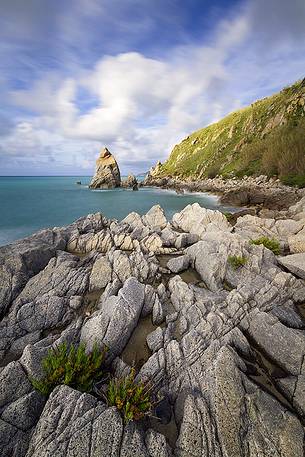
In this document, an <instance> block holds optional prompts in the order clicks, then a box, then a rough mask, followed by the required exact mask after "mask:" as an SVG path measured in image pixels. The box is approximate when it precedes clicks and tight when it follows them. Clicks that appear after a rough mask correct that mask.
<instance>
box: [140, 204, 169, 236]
mask: <svg viewBox="0 0 305 457" xmlns="http://www.w3.org/2000/svg"><path fill="white" fill-rule="evenodd" d="M142 221H143V223H144V224H145V225H148V226H149V227H150V228H151V229H152V230H153V231H159V230H162V229H164V228H165V227H166V225H167V220H166V217H165V214H164V211H163V209H162V208H161V206H160V205H155V206H153V207H152V208H151V209H150V210H149V211H148V212H147V213H146V214H145V215H144V216H143V217H142Z"/></svg>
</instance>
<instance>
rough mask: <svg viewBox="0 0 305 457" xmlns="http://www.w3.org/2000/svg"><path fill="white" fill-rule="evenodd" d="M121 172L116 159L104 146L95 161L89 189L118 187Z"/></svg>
mask: <svg viewBox="0 0 305 457" xmlns="http://www.w3.org/2000/svg"><path fill="white" fill-rule="evenodd" d="M120 185H121V174H120V169H119V166H118V164H117V161H116V160H115V158H114V157H113V155H112V154H111V152H110V151H109V150H108V149H107V148H106V147H105V148H103V149H102V150H101V152H100V155H99V158H98V159H97V161H96V169H95V174H94V176H93V178H92V180H91V183H90V185H89V187H90V188H91V189H113V188H114V187H120Z"/></svg>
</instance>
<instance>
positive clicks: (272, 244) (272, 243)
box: [250, 236, 281, 255]
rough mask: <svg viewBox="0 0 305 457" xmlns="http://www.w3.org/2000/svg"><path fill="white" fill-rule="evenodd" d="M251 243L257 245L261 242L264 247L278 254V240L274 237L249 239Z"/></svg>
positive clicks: (279, 250)
mask: <svg viewBox="0 0 305 457" xmlns="http://www.w3.org/2000/svg"><path fill="white" fill-rule="evenodd" d="M250 243H251V244H255V245H259V244H262V245H263V246H265V248H267V249H270V251H272V252H273V254H275V255H280V253H281V247H280V243H279V241H278V240H276V239H275V238H272V239H271V238H267V237H266V236H262V237H261V238H257V239H256V240H251V241H250Z"/></svg>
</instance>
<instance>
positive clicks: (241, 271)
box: [0, 180, 305, 457]
mask: <svg viewBox="0 0 305 457" xmlns="http://www.w3.org/2000/svg"><path fill="white" fill-rule="evenodd" d="M216 183H219V184H216ZM145 184H147V182H146V183H145ZM171 184H172V183H169V182H167V183H166V184H164V185H166V186H169V185H171ZM180 184H181V186H182V183H180ZM180 184H179V185H178V188H179V186H180ZM275 184H276V183H275ZM159 185H160V183H159ZM175 185H176V186H177V182H176V184H175ZM184 185H185V184H183V186H184ZM189 185H191V184H189ZM205 185H207V184H205ZM213 185H214V186H216V185H217V186H219V189H220V188H221V183H220V181H215V180H214V184H213ZM227 185H228V183H227ZM267 185H269V184H266V183H265V184H264V186H267ZM257 186H258V187H262V186H261V184H260V183H258V182H257ZM183 188H184V187H183ZM274 189H276V192H284V191H285V189H283V188H282V187H281V186H280V185H278V184H276V185H274ZM278 189H279V190H278ZM188 190H189V189H188ZM194 190H195V189H194ZM205 190H208V189H207V188H205ZM210 191H213V192H215V187H214V188H213V189H210ZM219 192H222V191H221V190H219ZM279 195H280V194H279ZM300 195H301V192H298V191H296V192H295V193H293V192H292V191H291V194H290V193H289V196H288V199H290V198H291V199H292V200H293V203H295V201H296V200H297V199H298V197H300ZM287 201H288V200H287V199H286V203H287ZM277 209H279V210H280V212H277V217H276V218H270V217H268V218H266V217H265V218H263V217H257V216H254V215H245V216H241V217H239V218H238V219H237V221H236V222H235V221H234V223H233V222H231V223H230V222H229V221H228V219H227V217H226V216H225V215H224V214H222V213H220V212H219V211H212V210H207V209H204V208H201V207H200V206H199V205H198V204H197V203H195V204H193V205H189V206H187V207H186V208H185V209H184V210H182V211H181V212H180V213H177V214H175V215H174V216H173V219H172V220H171V221H167V219H166V217H165V215H164V212H163V210H162V208H160V207H159V206H155V207H153V208H152V209H151V210H150V211H149V212H148V213H147V214H145V215H144V216H140V215H139V214H137V213H131V214H129V215H128V216H127V217H126V218H125V219H124V220H122V221H121V222H118V221H116V220H108V219H106V218H105V217H104V216H103V215H102V214H100V213H97V214H94V215H89V216H87V217H83V218H81V219H79V220H77V221H76V222H74V223H73V224H71V225H69V226H67V227H62V228H53V229H47V230H42V231H40V232H38V233H36V234H34V235H33V236H31V237H28V238H26V239H23V240H20V241H17V242H15V243H13V244H11V245H8V246H4V247H2V248H0V284H1V288H0V314H1V322H0V366H1V368H0V455H1V456H5V457H10V456H14V457H25V456H26V457H54V456H57V457H61V456H65V457H66V456H67V457H72V456H73V457H97V456H99V457H109V456H112V457H116V456H117V457H119V456H120V457H135V456H137V457H140V456H141V457H190V456H192V457H197V456H198V457H199V456H200V457H203V456H208V457H220V456H228V457H233V456H234V457H238V456H241V457H242V456H253V457H254V456H258V455H264V456H265V455H266V456H267V455H270V456H271V455H272V456H273V455H274V456H275V455H279V456H280V455H281V456H285V457H301V456H303V455H304V424H305V395H304V392H305V362H304V360H305V318H304V316H305V197H303V198H302V199H301V200H299V201H298V202H297V203H296V204H294V205H293V206H290V207H289V208H288V209H287V205H286V207H284V206H281V207H280V208H277ZM261 213H262V211H261ZM270 215H271V213H269V216H270ZM262 237H264V238H265V239H266V238H267V239H269V240H274V239H276V240H277V241H278V243H279V250H280V252H277V254H279V255H275V254H274V253H273V252H272V251H271V250H270V249H267V248H266V247H264V246H263V245H262V244H258V245H257V244H253V242H251V240H257V239H261V238H262ZM232 259H233V260H234V259H235V264H234V262H232ZM238 259H242V261H241V260H238ZM237 261H238V262H239V263H238V262H237ZM236 262H237V263H236ZM63 341H66V342H68V343H74V344H78V343H79V342H84V343H86V345H87V348H88V349H90V348H92V346H93V344H94V343H95V342H97V343H98V344H101V345H106V346H107V347H108V348H109V352H108V356H107V359H108V360H107V363H108V365H109V370H110V371H111V372H112V373H113V374H114V375H115V376H118V377H121V376H124V375H126V373H129V372H130V369H131V365H132V364H134V365H135V367H136V369H137V379H139V380H140V379H141V380H150V381H151V382H152V383H153V386H154V390H155V391H156V392H158V395H159V396H160V398H161V399H162V400H161V403H160V405H159V407H158V408H157V409H156V411H154V416H156V417H154V418H153V417H148V418H145V419H143V420H140V421H135V422H130V423H129V424H128V425H124V423H123V421H122V418H121V416H120V414H119V412H118V410H117V409H116V408H115V407H108V406H107V405H106V404H105V403H104V402H103V401H102V400H101V399H98V398H97V397H96V396H95V395H94V393H92V394H90V393H82V392H79V391H77V390H75V389H73V388H71V387H68V386H58V387H56V388H55V390H54V391H53V392H52V393H51V395H50V397H49V398H45V397H43V396H42V395H41V394H40V393H39V392H37V391H35V390H34V388H33V387H32V384H31V382H30V380H31V378H33V377H39V376H41V362H42V360H43V358H44V357H45V355H46V354H47V352H48V350H49V349H50V348H52V347H53V348H54V347H56V346H57V345H58V344H60V343H61V342H63ZM145 341H146V344H144V342H145Z"/></svg>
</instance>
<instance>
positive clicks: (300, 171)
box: [237, 119, 305, 187]
mask: <svg viewBox="0 0 305 457" xmlns="http://www.w3.org/2000/svg"><path fill="white" fill-rule="evenodd" d="M304 158H305V120H304V119H302V120H301V121H299V123H297V124H295V123H293V122H292V121H290V122H288V123H287V124H286V125H281V126H278V127H276V128H275V129H273V131H272V132H270V133H269V134H267V135H266V136H265V137H264V138H261V139H255V140H254V141H253V142H252V143H250V144H247V145H245V146H244V148H243V149H242V152H241V156H240V165H239V169H238V170H237V173H238V174H240V175H242V174H259V173H263V174H266V175H268V176H274V175H276V176H278V177H279V178H280V179H281V181H283V182H285V183H286V184H289V185H296V186H298V187H304V185H305V159H304Z"/></svg>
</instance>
